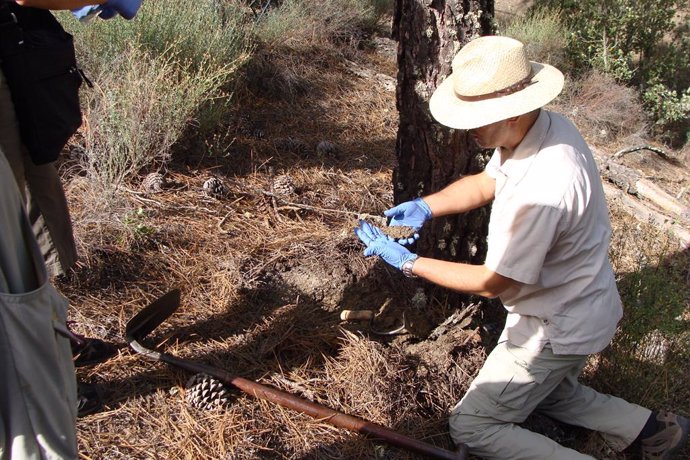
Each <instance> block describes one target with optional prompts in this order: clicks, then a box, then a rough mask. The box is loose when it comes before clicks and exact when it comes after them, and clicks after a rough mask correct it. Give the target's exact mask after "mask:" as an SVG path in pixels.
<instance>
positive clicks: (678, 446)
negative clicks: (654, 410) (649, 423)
mask: <svg viewBox="0 0 690 460" xmlns="http://www.w3.org/2000/svg"><path fill="white" fill-rule="evenodd" d="M656 422H657V426H658V427H659V429H658V430H657V432H656V433H654V434H653V435H651V436H648V437H646V438H644V439H643V440H642V441H641V446H642V458H643V459H644V460H669V459H672V458H674V455H675V454H677V453H678V452H679V451H680V450H682V449H683V447H684V446H685V443H686V442H687V440H688V431H690V420H688V419H686V418H685V417H681V416H680V415H676V414H673V413H671V412H659V413H658V414H657V416H656Z"/></svg>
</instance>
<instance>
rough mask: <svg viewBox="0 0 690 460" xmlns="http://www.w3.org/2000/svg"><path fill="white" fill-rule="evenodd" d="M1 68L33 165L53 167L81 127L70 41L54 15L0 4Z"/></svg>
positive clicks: (78, 73) (78, 74)
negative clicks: (48, 164)
mask: <svg viewBox="0 0 690 460" xmlns="http://www.w3.org/2000/svg"><path fill="white" fill-rule="evenodd" d="M0 68H1V69H2V73H3V74H4V76H5V80H6V81H7V85H8V87H9V89H10V93H11V94H12V102H13V103H14V110H15V113H16V116H17V121H18V123H19V132H20V137H21V140H22V142H23V143H24V145H25V146H26V148H27V150H28V151H29V155H30V156H31V159H32V161H33V162H34V163H35V164H44V163H49V162H51V161H55V160H56V159H57V157H58V156H59V155H60V152H61V151H62V149H63V148H64V146H65V144H66V143H67V141H68V140H69V138H70V137H71V136H72V135H73V134H74V133H75V132H76V131H77V129H79V126H80V125H81V109H80V107H79V87H80V86H81V83H82V78H83V75H82V73H81V71H80V70H79V69H78V68H77V62H76V58H75V54H74V43H73V41H72V36H71V35H70V34H68V33H67V32H65V30H64V29H63V28H62V26H61V25H60V23H59V22H58V21H57V19H55V17H54V16H53V15H52V14H51V13H50V11H48V10H43V9H39V8H29V7H22V6H19V5H17V4H16V3H14V2H5V1H4V0H0Z"/></svg>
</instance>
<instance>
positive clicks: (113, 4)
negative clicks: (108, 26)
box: [100, 0, 143, 19]
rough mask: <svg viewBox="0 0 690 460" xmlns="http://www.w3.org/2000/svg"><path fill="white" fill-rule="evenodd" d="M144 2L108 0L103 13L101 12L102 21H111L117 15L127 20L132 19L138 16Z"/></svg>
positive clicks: (137, 0) (139, 0) (138, 0)
mask: <svg viewBox="0 0 690 460" xmlns="http://www.w3.org/2000/svg"><path fill="white" fill-rule="evenodd" d="M142 1H143V0H108V1H107V2H105V3H104V4H103V11H101V14H100V17H101V18H102V19H110V18H112V17H113V16H115V15H116V14H119V15H120V16H122V17H123V18H125V19H132V18H133V17H134V16H136V15H137V11H139V8H140V7H141V2H142Z"/></svg>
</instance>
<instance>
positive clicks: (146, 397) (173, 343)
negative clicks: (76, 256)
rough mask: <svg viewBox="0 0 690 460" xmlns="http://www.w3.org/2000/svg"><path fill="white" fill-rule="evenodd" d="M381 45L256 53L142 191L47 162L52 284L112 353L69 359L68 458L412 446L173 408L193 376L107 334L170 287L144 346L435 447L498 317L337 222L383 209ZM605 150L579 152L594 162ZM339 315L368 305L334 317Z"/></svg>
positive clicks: (245, 398) (663, 177)
mask: <svg viewBox="0 0 690 460" xmlns="http://www.w3.org/2000/svg"><path fill="white" fill-rule="evenodd" d="M395 50H396V44H395V42H393V41H392V40H390V39H389V38H386V37H374V38H372V39H371V40H368V41H367V46H366V47H364V48H362V49H359V50H350V51H346V52H343V51H342V50H338V51H336V50H333V52H324V51H323V50H319V51H317V50H314V52H313V53H311V54H310V53H300V54H282V55H276V54H270V55H269V54H267V55H266V56H265V59H263V60H262V59H259V60H257V61H256V64H254V65H255V66H256V68H254V69H253V75H255V76H257V78H255V79H253V80H252V81H247V82H245V84H244V85H243V86H242V87H241V88H240V89H239V90H238V92H237V94H236V95H235V99H236V101H237V102H236V107H237V111H236V114H235V116H234V117H233V118H232V119H230V120H228V121H227V123H226V124H224V125H223V126H219V128H218V130H217V132H216V133H215V136H214V137H213V138H212V139H210V140H208V141H206V142H203V143H201V142H191V141H190V142H188V143H187V145H184V146H183V147H182V148H180V149H178V151H177V153H176V154H175V156H174V158H173V160H172V162H171V163H169V164H168V166H167V169H166V170H165V171H161V172H162V173H164V178H165V182H164V184H163V187H162V189H161V190H160V191H152V190H146V189H144V188H135V187H136V185H137V184H134V185H132V186H131V187H132V188H130V189H124V190H121V191H120V192H119V193H118V194H117V195H116V196H108V197H104V196H102V195H101V194H99V193H96V192H94V191H93V190H92V189H91V188H90V186H89V184H88V183H87V181H86V180H85V179H84V178H83V177H81V176H80V175H79V174H77V173H75V172H74V168H72V166H73V165H72V164H71V163H70V160H69V159H66V160H65V162H64V163H63V165H62V171H63V172H64V177H65V187H66V190H67V193H68V198H69V201H70V206H71V209H72V212H73V215H72V218H73V221H74V227H75V232H76V237H77V241H78V245H79V250H80V253H81V262H80V265H79V267H78V268H77V270H76V271H75V272H74V273H73V274H72V275H71V276H69V277H65V278H62V279H60V280H59V281H58V287H59V289H60V290H61V291H62V292H63V293H64V294H65V295H66V296H67V297H68V298H69V300H70V302H71V305H72V308H71V310H70V319H71V320H74V321H76V326H75V327H76V328H77V332H79V333H82V334H85V335H87V336H90V337H100V338H103V339H106V340H109V341H113V342H116V343H119V344H120V351H119V353H118V355H117V356H116V357H114V358H113V359H110V360H108V361H107V362H105V363H102V364H99V365H96V366H91V367H83V368H79V369H78V376H79V378H80V379H82V380H84V381H87V382H90V383H92V384H95V385H96V386H97V388H99V391H100V392H101V395H102V398H103V401H104V408H103V410H102V411H100V412H98V413H95V414H93V415H89V416H86V417H84V418H81V419H80V420H79V422H78V437H79V447H80V452H81V458H84V459H244V458H247V459H249V458H323V459H338V458H342V459H347V458H391V459H393V458H396V459H397V458H416V456H415V455H413V454H410V453H408V452H405V451H403V450H400V449H395V448H391V447H388V446H386V445H385V444H383V443H379V442H374V441H371V440H367V439H365V438H364V437H362V436H359V435H357V434H355V433H351V432H347V431H345V430H342V429H335V428H332V427H331V426H330V425H328V424H326V423H325V421H323V420H315V419H312V418H310V417H308V416H305V415H301V414H299V413H297V412H295V411H292V410H289V409H284V408H281V407H279V406H276V405H275V404H273V403H268V402H265V401H262V400H259V399H255V398H253V397H252V396H249V395H246V394H241V393H239V392H237V391H235V390H232V389H229V397H228V401H227V402H226V403H225V404H223V405H222V406H221V407H219V408H216V409H214V410H204V409H199V408H195V407H191V406H190V404H189V403H188V401H187V396H188V395H189V394H190V390H189V389H188V388H186V384H187V382H188V380H189V379H190V377H191V376H192V374H191V373H189V372H186V371H182V370H179V369H175V368H172V367H169V366H166V365H163V364H160V363H155V362H151V361H147V360H146V359H145V358H144V357H143V356H142V355H139V354H136V353H134V352H132V351H130V350H129V349H128V348H127V346H126V343H125V342H124V339H123V337H124V332H125V327H126V324H127V322H128V321H129V320H130V319H131V318H132V317H133V316H134V315H135V314H136V313H137V312H138V311H140V310H141V309H142V308H143V307H144V306H146V305H147V304H149V303H150V302H152V301H154V300H155V299H156V298H158V297H159V296H161V295H163V294H164V293H166V292H168V291H169V290H171V289H173V288H178V289H180V290H181V292H182V303H181V306H180V308H179V310H178V311H177V312H176V313H175V314H174V315H172V316H171V317H170V318H169V319H168V320H167V321H165V322H164V323H163V324H162V325H161V326H160V327H158V328H156V329H155V330H154V331H153V332H151V334H150V337H149V338H147V343H148V344H150V345H151V346H157V347H158V348H159V349H161V350H165V351H167V352H169V353H171V354H173V355H176V356H180V357H183V358H185V359H189V360H193V361H198V362H204V363H208V364H210V365H212V366H215V367H218V368H220V369H224V370H226V371H227V372H229V373H231V374H232V375H236V376H241V377H244V378H247V379H251V380H255V381H258V382H260V383H262V384H265V385H270V386H272V387H275V388H279V389H281V390H283V391H286V392H288V393H291V394H294V395H297V396H300V397H302V398H305V399H308V400H311V401H315V402H318V403H320V404H323V405H326V406H329V407H332V408H334V409H337V410H340V411H343V412H346V413H349V414H353V415H357V416H359V417H362V418H365V419H368V420H372V421H374V422H377V423H379V424H382V425H385V426H388V427H391V428H393V429H395V430H397V431H400V432H402V433H404V434H406V435H408V436H411V437H413V438H417V439H422V440H425V441H426V442H429V443H432V444H435V445H437V446H440V447H443V448H448V449H451V448H452V444H451V441H450V438H449V436H448V433H447V415H448V411H449V410H450V409H451V408H452V406H453V405H454V404H455V402H457V401H458V400H459V399H460V398H461V396H462V394H463V393H464V391H465V390H466V388H467V386H468V385H469V382H470V381H471V379H472V377H473V376H474V375H475V373H476V372H477V370H478V369H479V367H480V366H481V364H482V363H483V360H484V358H485V356H486V353H487V350H490V348H491V346H492V345H493V343H495V339H496V331H497V330H500V327H501V324H499V323H496V322H489V323H487V321H483V317H484V314H485V312H484V310H483V308H486V309H491V308H495V306H492V305H489V304H487V303H485V302H484V301H482V300H481V299H476V302H474V303H468V304H464V305H454V304H450V303H447V302H444V301H443V299H426V298H425V297H424V294H423V292H424V291H423V289H422V288H423V283H422V282H421V281H418V280H410V279H406V278H404V277H403V276H402V275H401V274H400V273H398V272H397V271H395V270H392V269H390V268H389V267H387V266H386V265H385V264H383V263H381V262H378V261H377V260H374V259H365V258H364V257H363V256H362V246H361V244H360V243H359V242H358V240H357V239H356V237H355V236H354V233H353V227H354V226H355V224H356V221H357V218H358V216H361V215H369V216H380V215H381V214H382V212H383V210H385V209H387V208H388V207H390V206H391V205H392V204H393V201H392V200H393V196H392V171H393V168H394V167H395V161H396V160H395V139H396V130H397V122H398V118H397V112H396V107H395V77H396V62H395V56H396V51H395ZM556 108H558V107H556ZM564 111H565V112H566V114H567V110H564ZM593 135H594V136H596V133H594V134H593ZM620 148H621V146H620V145H616V146H611V147H609V150H607V149H606V148H602V147H598V152H599V155H601V156H602V158H605V159H611V158H612V157H613V154H614V153H615V152H616V151H617V150H619V149H620ZM616 162H617V163H620V164H623V165H624V166H626V167H628V168H631V169H634V170H635V171H637V172H638V173H639V174H640V177H643V178H647V179H649V180H653V182H654V183H655V184H657V185H658V186H659V187H661V188H662V189H663V190H665V191H666V192H667V193H668V194H669V195H672V196H673V197H675V198H676V201H677V202H678V203H680V204H681V205H682V206H685V207H687V206H688V204H689V203H688V201H687V194H685V193H684V190H686V188H687V187H688V185H689V184H690V177H689V175H688V172H687V170H686V168H684V167H683V166H681V165H680V164H679V163H678V162H677V161H676V162H669V161H667V160H666V159H664V158H662V157H660V156H658V155H654V154H649V151H643V150H641V151H636V152H633V153H629V154H626V155H622V156H620V157H619V158H616ZM142 178H143V176H142ZM209 179H215V180H216V187H215V188H214V190H213V191H209V189H208V188H207V189H205V188H204V184H205V183H207V181H208V180H209ZM219 184H220V185H219ZM142 187H143V186H142ZM621 194H622V195H621ZM610 197H611V206H612V215H613V216H614V217H615V219H614V227H615V228H616V229H629V228H634V227H635V226H636V225H637V224H636V222H638V221H637V220H636V218H635V217H634V216H633V214H631V213H629V212H628V211H627V210H629V209H632V208H631V207H630V206H629V204H630V201H631V200H632V201H633V202H642V200H640V199H639V196H634V195H630V194H629V193H627V192H624V191H621V190H620V189H619V188H618V187H617V186H612V188H611V194H610ZM626 203H628V204H626ZM653 206H654V213H655V214H654V216H656V217H659V216H666V217H667V219H666V221H664V222H662V224H660V226H666V227H665V228H672V227H673V226H676V227H678V226H682V225H681V224H682V222H683V220H682V216H677V215H673V212H672V211H669V210H668V209H663V208H659V207H658V206H656V205H653ZM648 217H649V216H648ZM661 218H662V220H663V217H661ZM643 224H646V223H645V222H643ZM669 238H670V240H672V239H673V238H674V237H673V236H671V237H669ZM670 240H668V241H670ZM640 241H642V240H640ZM671 244H672V245H673V247H674V248H676V249H675V252H677V257H686V256H685V253H684V251H683V250H684V245H682V244H680V243H678V242H674V243H671ZM343 310H371V311H372V312H374V313H375V315H376V316H375V318H374V320H373V321H371V322H369V321H363V322H356V321H343V320H341V319H340V314H341V312H342V311H343ZM684 314H685V315H686V317H685V321H687V320H688V319H687V314H688V311H687V308H686V311H685V312H684ZM491 321H493V320H491ZM399 326H404V329H402V330H399V331H397V332H395V333H393V334H387V333H390V332H391V331H396V330H397V329H399ZM598 363H599V361H597V360H596V359H594V360H593V363H592V366H591V368H590V369H589V371H588V372H589V374H588V378H589V379H590V380H591V381H594V382H596V381H597V378H596V373H597V369H598V368H597V364H598ZM676 378H682V376H680V377H679V376H669V379H676ZM678 397H681V396H680V395H679V396H678ZM673 398H674V396H673V395H671V396H669V400H668V403H669V404H673V403H674V402H675V400H674V399H673ZM685 404H686V405H685V408H684V410H688V409H689V408H688V407H687V402H686V403H685ZM528 424H530V426H533V427H534V429H537V430H539V431H541V432H543V433H544V434H546V435H549V436H551V437H553V438H555V439H557V440H559V442H562V443H564V444H566V445H570V446H572V447H574V448H576V449H578V450H579V451H581V452H588V453H590V454H591V455H594V456H596V457H597V458H611V459H624V458H626V457H625V456H624V455H622V454H618V455H617V454H614V453H613V452H611V451H610V450H608V449H607V447H606V446H605V444H603V442H601V441H600V440H599V438H598V437H597V436H596V434H594V433H591V432H588V431H585V430H576V429H569V428H567V427H564V426H562V425H558V424H555V423H553V422H551V421H548V420H543V419H540V418H538V417H535V418H533V419H530V420H529V421H528Z"/></svg>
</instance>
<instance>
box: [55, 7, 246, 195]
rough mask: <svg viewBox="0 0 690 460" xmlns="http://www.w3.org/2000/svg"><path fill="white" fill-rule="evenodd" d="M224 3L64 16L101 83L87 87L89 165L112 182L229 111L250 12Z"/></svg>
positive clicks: (156, 160) (166, 154)
mask: <svg viewBox="0 0 690 460" xmlns="http://www.w3.org/2000/svg"><path fill="white" fill-rule="evenodd" d="M221 5H224V3H219V2H217V1H215V0H197V1H194V2H182V3H180V2H176V1H173V0H157V1H155V2H145V3H144V5H143V6H142V9H141V11H140V12H139V14H138V15H137V17H136V18H135V19H134V20H132V21H125V20H122V19H121V18H117V19H113V20H108V21H102V20H96V21H94V22H91V23H89V24H86V25H83V24H78V23H76V22H75V21H63V22H64V23H65V24H66V25H67V27H68V28H70V29H71V31H72V32H73V33H74V35H75V41H76V43H77V46H78V54H79V57H80V62H81V66H82V67H83V68H84V69H85V71H86V73H87V74H88V75H89V77H90V78H91V80H92V81H93V82H94V84H95V88H93V89H86V90H85V91H83V92H82V101H83V106H84V127H85V129H84V130H83V138H84V143H85V150H86V160H85V167H86V170H87V172H88V173H89V174H90V175H92V176H93V178H94V179H95V180H96V181H97V182H100V183H101V185H103V186H104V187H108V188H109V187H112V186H117V185H119V184H121V183H122V182H124V181H126V179H127V178H128V177H129V176H131V175H132V174H136V173H137V172H139V171H140V170H141V169H143V168H146V167H148V166H151V165H154V164H158V165H160V164H162V163H165V162H166V161H168V160H169V158H170V154H171V148H172V147H173V146H174V145H175V144H176V143H177V142H178V141H179V140H180V137H181V135H182V133H183V132H185V133H188V132H189V130H187V128H188V127H189V126H190V125H192V124H194V126H195V128H196V129H197V130H205V129H209V126H212V125H214V124H215V123H217V122H218V120H220V119H222V117H223V116H224V115H225V112H226V111H225V110H223V108H224V107H225V106H224V104H223V102H227V100H228V98H229V95H230V93H229V91H230V83H231V82H232V78H233V76H234V73H235V71H236V69H237V68H238V66H239V65H240V64H241V63H242V62H243V61H244V60H245V59H246V56H247V51H248V45H247V38H246V35H245V33H244V32H243V27H242V22H243V20H244V13H242V12H241V11H240V10H237V9H235V8H232V7H230V6H221ZM210 104H212V105H213V111H210V110H207V109H208V107H209V105H210ZM202 113H203V115H204V116H203V117H199V115H200V114H202ZM209 114H212V115H213V116H209ZM199 120H201V121H203V122H204V123H206V124H207V125H206V126H202V125H200V124H199ZM197 132H198V131H197Z"/></svg>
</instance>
